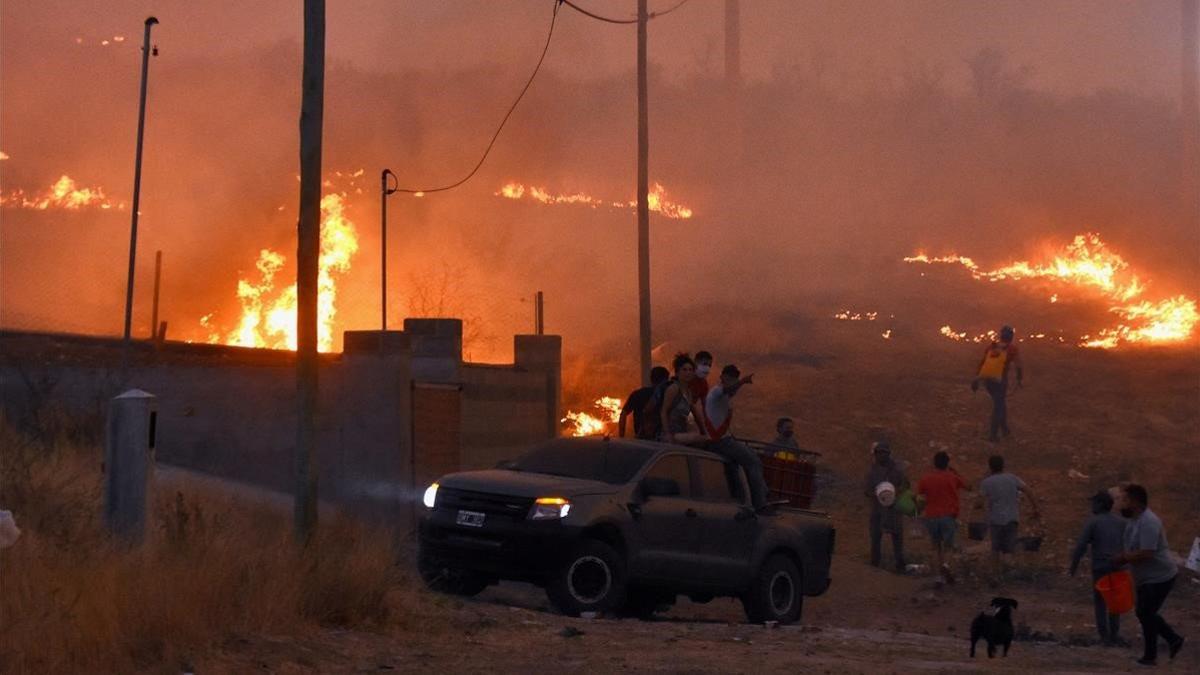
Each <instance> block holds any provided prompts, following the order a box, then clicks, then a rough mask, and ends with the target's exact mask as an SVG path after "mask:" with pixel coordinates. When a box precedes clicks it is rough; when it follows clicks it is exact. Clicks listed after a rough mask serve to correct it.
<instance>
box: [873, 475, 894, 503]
mask: <svg viewBox="0 0 1200 675" xmlns="http://www.w3.org/2000/svg"><path fill="white" fill-rule="evenodd" d="M875 498H876V499H878V500H879V503H880V505H882V506H885V507H887V506H891V505H892V504H895V503H896V486H895V485H892V484H891V483H889V482H887V481H886V480H885V481H883V482H881V483H880V484H879V485H876V486H875Z"/></svg>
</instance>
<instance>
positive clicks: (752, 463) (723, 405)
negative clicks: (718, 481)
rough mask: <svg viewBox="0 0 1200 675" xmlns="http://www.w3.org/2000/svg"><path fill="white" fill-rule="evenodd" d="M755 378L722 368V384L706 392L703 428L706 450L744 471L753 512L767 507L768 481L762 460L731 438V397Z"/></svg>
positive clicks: (735, 369) (729, 366) (730, 368)
mask: <svg viewBox="0 0 1200 675" xmlns="http://www.w3.org/2000/svg"><path fill="white" fill-rule="evenodd" d="M753 383H754V376H753V375H747V376H746V377H742V372H741V371H740V370H738V367H737V366H735V365H733V364H730V365H728V366H725V367H724V368H723V369H721V382H720V383H719V384H718V385H716V386H715V387H713V388H712V389H709V390H708V396H707V397H706V398H705V400H704V427H705V429H704V430H705V432H706V433H707V434H708V438H709V441H710V443H709V450H712V451H713V452H716V453H717V454H719V455H722V456H724V457H726V458H727V459H729V460H731V461H733V462H734V463H736V464H737V465H738V466H740V467H742V470H743V471H745V472H746V480H747V481H749V483H750V503H751V504H753V505H754V509H755V510H756V511H758V510H762V509H763V508H765V507H766V506H767V481H766V479H764V478H763V466H762V460H761V459H759V458H758V453H756V452H754V451H753V450H751V449H750V448H748V447H746V444H745V443H742V442H740V441H738V440H737V439H735V438H734V437H733V433H732V432H731V431H730V429H731V427H732V425H733V396H734V395H735V394H737V392H738V390H739V389H741V388H742V385H746V384H753Z"/></svg>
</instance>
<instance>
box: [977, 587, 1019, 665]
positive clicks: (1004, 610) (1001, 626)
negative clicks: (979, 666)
mask: <svg viewBox="0 0 1200 675" xmlns="http://www.w3.org/2000/svg"><path fill="white" fill-rule="evenodd" d="M1016 608H1017V601H1016V600H1013V599H1012V598H992V604H991V606H990V607H988V609H986V610H984V611H982V612H980V613H979V616H977V617H975V620H974V621H972V622H971V658H975V643H976V642H979V641H980V640H987V647H988V658H989V659H990V658H992V657H994V656H995V655H996V647H998V646H1002V647H1004V655H1005V656H1008V648H1009V646H1010V645H1012V640H1013V624H1012V611H1013V610H1014V609H1016Z"/></svg>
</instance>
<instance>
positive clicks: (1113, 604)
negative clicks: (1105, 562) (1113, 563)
mask: <svg viewBox="0 0 1200 675" xmlns="http://www.w3.org/2000/svg"><path fill="white" fill-rule="evenodd" d="M1096 590H1097V591H1099V593H1100V597H1102V598H1104V604H1105V605H1106V606H1107V607H1108V613H1109V614H1124V613H1126V612H1128V611H1130V610H1131V609H1133V575H1132V574H1130V573H1129V570H1121V571H1119V572H1113V573H1112V574H1106V575H1104V576H1102V577H1100V578H1099V579H1097V580H1096Z"/></svg>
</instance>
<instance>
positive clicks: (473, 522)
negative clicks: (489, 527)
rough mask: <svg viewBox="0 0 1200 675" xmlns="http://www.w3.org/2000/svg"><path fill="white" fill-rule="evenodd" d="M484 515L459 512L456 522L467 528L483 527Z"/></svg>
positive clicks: (477, 512) (475, 512) (474, 512)
mask: <svg viewBox="0 0 1200 675" xmlns="http://www.w3.org/2000/svg"><path fill="white" fill-rule="evenodd" d="M486 515H487V514H485V513H480V512H479V511H459V512H458V518H457V519H456V522H457V523H458V524H459V525H466V526H467V527H483V518H484V516H486Z"/></svg>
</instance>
